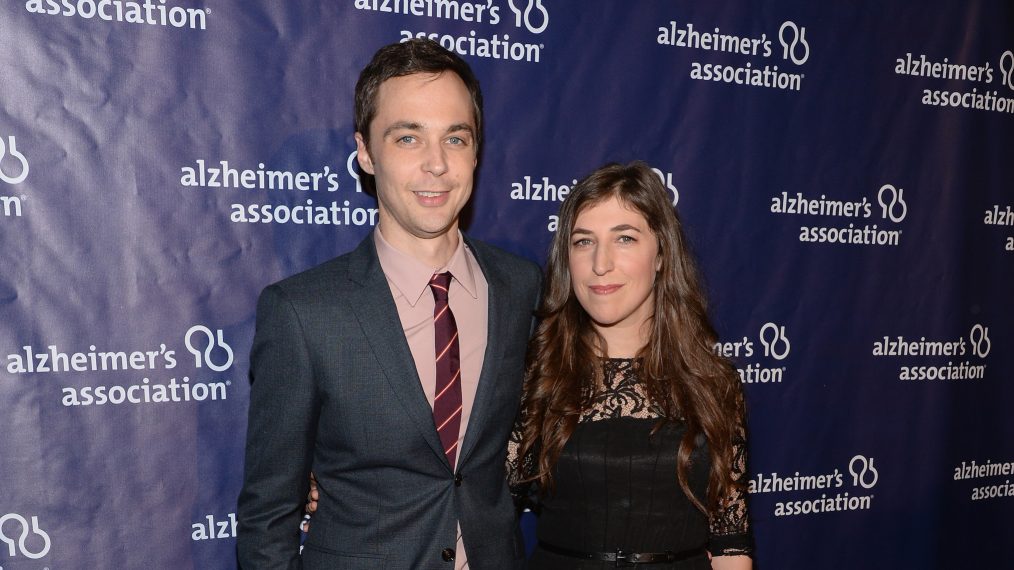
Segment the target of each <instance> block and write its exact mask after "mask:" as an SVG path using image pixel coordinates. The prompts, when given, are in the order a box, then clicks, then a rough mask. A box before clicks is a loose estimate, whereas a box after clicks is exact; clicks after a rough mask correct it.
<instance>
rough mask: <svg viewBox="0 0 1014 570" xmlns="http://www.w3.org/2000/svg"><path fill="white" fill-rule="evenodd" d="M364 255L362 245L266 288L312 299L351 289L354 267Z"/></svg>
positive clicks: (293, 296) (295, 297)
mask: <svg viewBox="0 0 1014 570" xmlns="http://www.w3.org/2000/svg"><path fill="white" fill-rule="evenodd" d="M362 256H363V252H362V251H361V250H360V247H357V248H356V249H353V250H352V251H349V252H347V253H343V254H342V255H339V256H338V257H334V258H332V259H329V260H328V261H325V262H323V263H321V264H320V265H317V266H314V267H311V268H309V269H306V270H304V271H300V272H299V273H296V274H294V275H290V276H289V277H286V278H284V279H282V280H280V281H276V282H275V283H272V284H270V285H268V286H267V287H266V288H265V290H268V289H271V290H275V291H278V292H282V293H283V294H284V295H285V296H286V297H289V298H293V299H298V298H311V299H312V298H315V297H318V296H320V295H322V294H324V293H325V292H327V293H335V292H341V291H343V290H348V289H351V288H353V287H354V283H353V281H352V280H350V275H351V272H352V269H353V267H354V266H356V265H357V263H361V259H360V258H361V257H362Z"/></svg>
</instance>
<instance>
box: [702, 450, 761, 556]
mask: <svg viewBox="0 0 1014 570" xmlns="http://www.w3.org/2000/svg"><path fill="white" fill-rule="evenodd" d="M734 449H735V454H736V455H735V458H734V459H733V462H732V478H733V479H734V480H735V481H737V482H740V481H742V480H743V478H744V477H745V476H746V438H745V433H741V434H740V437H738V438H737V439H736V442H735V443H734ZM747 515H748V513H747V504H746V488H745V487H738V488H736V489H735V490H733V491H732V492H731V493H730V494H729V495H728V496H727V497H725V498H724V499H722V500H720V501H719V505H718V509H717V510H716V511H715V512H714V513H713V514H712V516H711V521H710V525H709V526H710V534H711V539H710V541H709V544H708V550H709V551H710V552H711V554H712V555H713V556H736V555H741V554H745V555H748V556H749V555H752V554H753V529H751V528H750V522H749V517H748V516H747Z"/></svg>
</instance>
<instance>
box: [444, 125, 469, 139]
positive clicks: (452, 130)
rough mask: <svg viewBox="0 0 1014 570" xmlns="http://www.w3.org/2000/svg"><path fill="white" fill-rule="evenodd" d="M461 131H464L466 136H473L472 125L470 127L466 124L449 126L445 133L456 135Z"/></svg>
mask: <svg viewBox="0 0 1014 570" xmlns="http://www.w3.org/2000/svg"><path fill="white" fill-rule="evenodd" d="M461 131H465V132H467V133H468V134H470V135H472V136H475V129H474V128H472V125H470V124H468V123H457V124H455V125H451V126H449V127H447V132H448V133H458V132H461Z"/></svg>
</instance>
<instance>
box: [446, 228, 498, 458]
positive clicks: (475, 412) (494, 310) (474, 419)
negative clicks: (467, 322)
mask: <svg viewBox="0 0 1014 570" xmlns="http://www.w3.org/2000/svg"><path fill="white" fill-rule="evenodd" d="M465 243H467V244H468V246H469V247H470V248H471V249H472V252H473V253H474V255H475V259H476V261H478V262H479V267H480V268H481V269H482V274H483V276H484V277H485V278H486V284H487V285H488V286H489V319H488V321H487V325H486V326H487V332H486V351H485V353H483V358H482V372H481V373H480V374H479V385H478V387H477V388H476V391H475V400H474V402H473V403H472V412H471V416H470V417H469V418H468V427H467V428H466V430H465V441H464V442H463V443H462V446H461V455H460V458H459V460H458V464H459V465H460V464H462V463H464V462H465V461H466V460H467V459H468V456H469V454H471V452H472V450H473V449H474V448H475V445H476V443H477V442H478V440H479V438H480V437H481V436H482V429H481V426H482V425H483V424H484V423H485V422H486V420H487V416H488V414H489V407H490V405H491V402H492V399H493V394H494V393H495V392H496V388H497V387H496V374H497V371H498V370H500V360H501V359H502V358H503V353H504V346H503V345H504V342H503V340H502V338H501V334H500V333H501V331H503V327H504V322H505V320H506V317H507V310H508V309H509V306H508V301H509V300H510V293H509V288H510V282H509V278H508V276H507V275H504V273H503V272H502V271H501V270H500V268H498V267H496V266H495V265H494V264H493V263H491V262H490V260H489V259H488V258H487V257H485V256H484V255H483V252H482V251H481V250H480V249H479V248H477V247H475V245H474V242H473V241H472V240H469V239H467V238H466V239H465Z"/></svg>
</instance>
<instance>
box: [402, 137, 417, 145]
mask: <svg viewBox="0 0 1014 570" xmlns="http://www.w3.org/2000/svg"><path fill="white" fill-rule="evenodd" d="M398 142H400V143H404V144H410V143H414V142H415V137H414V136H412V135H405V136H403V137H398Z"/></svg>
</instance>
